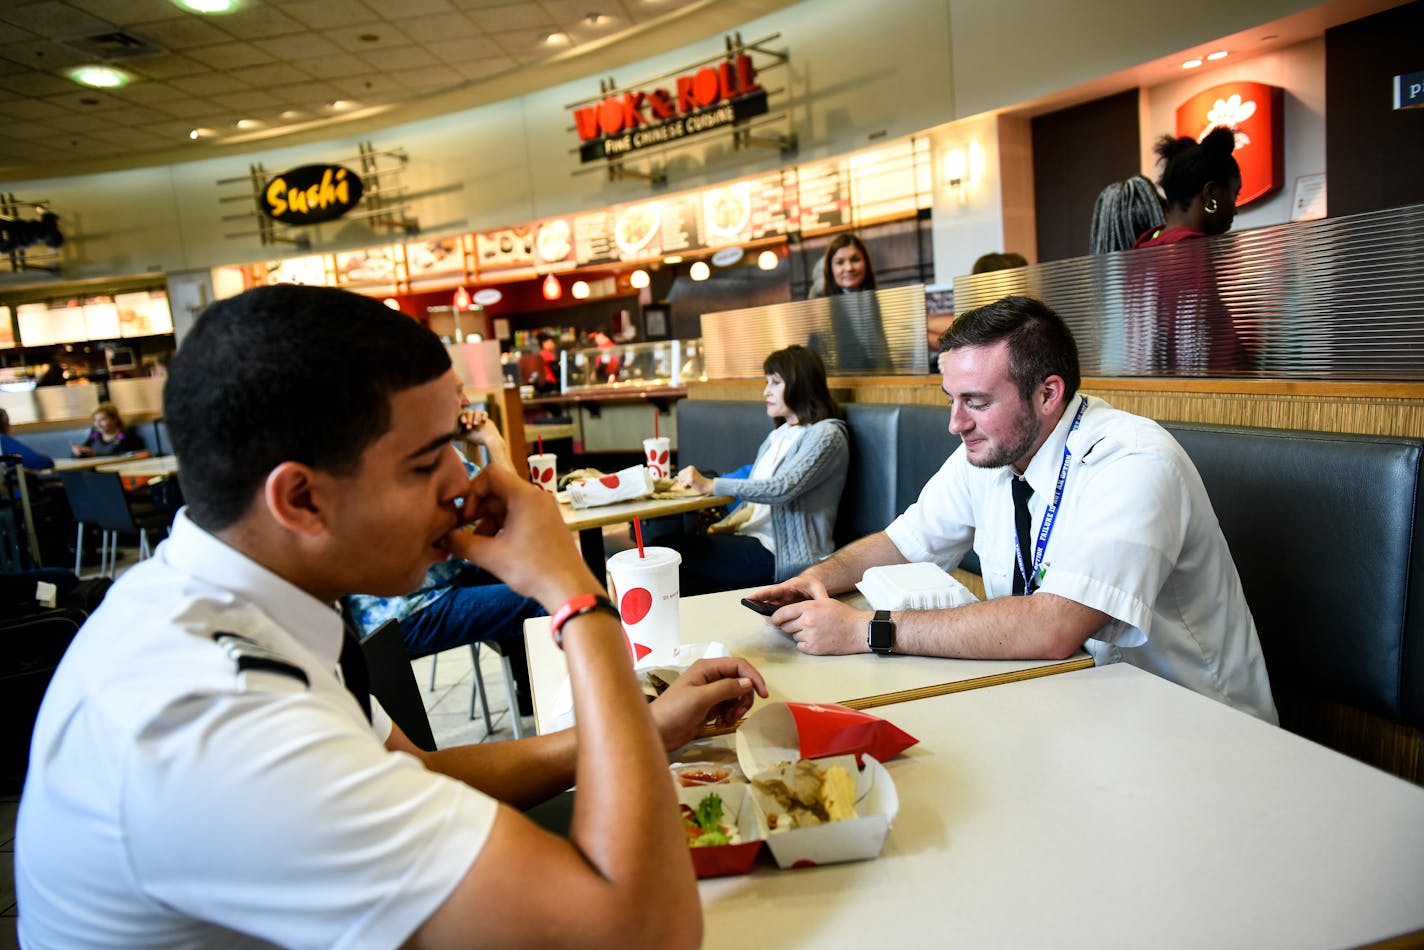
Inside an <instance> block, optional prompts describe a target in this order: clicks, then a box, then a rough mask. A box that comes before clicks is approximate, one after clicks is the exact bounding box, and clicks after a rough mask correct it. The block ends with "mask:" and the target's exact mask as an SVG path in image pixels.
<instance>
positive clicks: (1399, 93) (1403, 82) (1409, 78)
mask: <svg viewBox="0 0 1424 950" xmlns="http://www.w3.org/2000/svg"><path fill="white" fill-rule="evenodd" d="M1394 107H1395V108H1396V109H1418V108H1420V107H1424V72H1417V73H1405V74H1404V75H1403V76H1395V77H1394Z"/></svg>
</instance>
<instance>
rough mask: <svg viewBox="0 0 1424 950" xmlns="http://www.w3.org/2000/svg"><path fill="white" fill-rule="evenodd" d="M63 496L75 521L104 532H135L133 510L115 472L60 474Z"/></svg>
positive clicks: (81, 471)
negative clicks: (93, 526)
mask: <svg viewBox="0 0 1424 950" xmlns="http://www.w3.org/2000/svg"><path fill="white" fill-rule="evenodd" d="M59 479H60V481H61V482H63V483H64V493H65V495H67V496H68V498H69V508H70V510H71V511H72V512H74V520H75V521H82V522H83V523H84V524H91V525H95V526H96V527H99V528H102V529H104V530H105V531H137V530H138V529H139V525H138V524H137V523H136V522H135V520H134V514H133V509H132V508H130V507H129V500H128V496H127V495H125V494H124V483H123V479H121V478H120V477H119V475H118V473H117V472H95V471H84V470H76V471H69V472H60V473H59Z"/></svg>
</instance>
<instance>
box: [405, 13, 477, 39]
mask: <svg viewBox="0 0 1424 950" xmlns="http://www.w3.org/2000/svg"><path fill="white" fill-rule="evenodd" d="M400 28H401V32H402V33H404V34H405V35H406V36H409V37H410V38H411V39H413V40H415V41H416V42H417V43H434V42H437V41H440V40H457V39H461V38H463V37H469V36H481V35H483V33H484V31H483V30H481V29H480V27H479V26H478V25H477V24H476V23H475V21H474V20H472V19H471V18H470V17H467V16H466V15H465V14H463V13H457V12H453V11H452V12H450V13H443V14H438V15H436V16H428V17H417V18H415V19H411V20H402V21H401V25H400Z"/></svg>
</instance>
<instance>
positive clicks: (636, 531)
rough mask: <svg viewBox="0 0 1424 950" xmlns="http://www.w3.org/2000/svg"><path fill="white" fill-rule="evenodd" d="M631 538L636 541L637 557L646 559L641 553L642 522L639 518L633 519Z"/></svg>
mask: <svg viewBox="0 0 1424 950" xmlns="http://www.w3.org/2000/svg"><path fill="white" fill-rule="evenodd" d="M633 537H635V538H637V539H638V557H647V555H646V554H644V553H643V522H642V520H641V519H639V518H634V519H633Z"/></svg>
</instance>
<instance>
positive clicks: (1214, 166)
mask: <svg viewBox="0 0 1424 950" xmlns="http://www.w3.org/2000/svg"><path fill="white" fill-rule="evenodd" d="M1235 148H1236V132H1235V131H1234V130H1233V129H1230V128H1227V127H1226V126H1224V125H1218V126H1217V127H1216V128H1214V129H1212V130H1211V131H1210V132H1208V133H1207V134H1206V135H1204V136H1203V137H1202V140H1201V141H1200V142H1198V141H1197V140H1196V139H1193V138H1187V137H1185V136H1183V137H1182V138H1175V139H1174V138H1172V136H1170V135H1164V136H1162V138H1160V139H1158V140H1157V144H1156V145H1155V146H1154V149H1153V150H1154V151H1155V152H1156V153H1157V155H1158V157H1159V158H1160V159H1161V161H1162V181H1161V184H1162V191H1163V192H1164V193H1165V194H1166V196H1167V204H1168V206H1171V207H1177V208H1181V209H1183V210H1185V209H1186V208H1187V207H1189V206H1190V205H1191V203H1192V199H1193V198H1195V197H1196V196H1197V195H1199V194H1201V193H1202V189H1203V188H1205V187H1206V186H1207V185H1208V184H1210V183H1211V182H1216V183H1217V184H1218V185H1222V186H1225V185H1226V184H1227V182H1229V181H1231V179H1233V178H1235V179H1236V180H1237V181H1238V182H1239V181H1240V180H1241V168H1240V166H1239V165H1237V164H1236V159H1235V158H1232V156H1231V153H1232V151H1234V150H1235Z"/></svg>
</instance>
